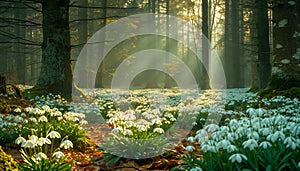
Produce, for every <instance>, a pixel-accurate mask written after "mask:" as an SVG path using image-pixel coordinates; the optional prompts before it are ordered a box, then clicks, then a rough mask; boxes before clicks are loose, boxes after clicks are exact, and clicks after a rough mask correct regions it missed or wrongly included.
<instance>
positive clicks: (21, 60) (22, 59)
mask: <svg viewBox="0 0 300 171" xmlns="http://www.w3.org/2000/svg"><path fill="white" fill-rule="evenodd" d="M16 6H17V7H21V6H20V5H19V3H16ZM25 16H26V14H25V13H24V12H23V11H22V10H18V9H16V10H15V18H16V19H17V20H20V21H24V20H25ZM25 35H26V27H23V26H21V24H20V23H18V24H16V36H17V37H19V38H18V39H17V40H18V44H17V45H16V53H15V55H16V66H18V67H16V69H17V79H18V80H17V83H18V84H23V85H25V76H26V55H25V53H24V52H25V46H24V45H22V44H20V39H25Z"/></svg>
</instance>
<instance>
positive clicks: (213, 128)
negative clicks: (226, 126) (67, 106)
mask: <svg viewBox="0 0 300 171" xmlns="http://www.w3.org/2000/svg"><path fill="white" fill-rule="evenodd" d="M204 129H205V130H207V132H215V131H217V130H219V126H218V125H216V124H209V125H207V126H206V127H205V128H204Z"/></svg>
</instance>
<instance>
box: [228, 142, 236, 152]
mask: <svg viewBox="0 0 300 171" xmlns="http://www.w3.org/2000/svg"><path fill="white" fill-rule="evenodd" d="M236 149H237V148H236V146H235V145H232V144H230V145H229V146H228V147H227V152H228V153H231V152H234V151H236Z"/></svg>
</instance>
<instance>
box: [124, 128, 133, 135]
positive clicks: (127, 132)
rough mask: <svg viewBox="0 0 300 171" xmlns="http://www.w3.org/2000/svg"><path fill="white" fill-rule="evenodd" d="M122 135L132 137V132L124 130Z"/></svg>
mask: <svg viewBox="0 0 300 171" xmlns="http://www.w3.org/2000/svg"><path fill="white" fill-rule="evenodd" d="M123 135H129V136H131V135H133V132H132V131H131V130H129V129H124V131H123Z"/></svg>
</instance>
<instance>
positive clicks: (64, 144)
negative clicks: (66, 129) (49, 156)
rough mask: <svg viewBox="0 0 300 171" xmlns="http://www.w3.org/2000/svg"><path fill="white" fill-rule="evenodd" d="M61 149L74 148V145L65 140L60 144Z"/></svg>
mask: <svg viewBox="0 0 300 171" xmlns="http://www.w3.org/2000/svg"><path fill="white" fill-rule="evenodd" d="M59 147H60V148H64V149H68V148H73V143H72V141H70V140H65V141H63V142H62V143H61V144H60V146H59Z"/></svg>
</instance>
